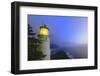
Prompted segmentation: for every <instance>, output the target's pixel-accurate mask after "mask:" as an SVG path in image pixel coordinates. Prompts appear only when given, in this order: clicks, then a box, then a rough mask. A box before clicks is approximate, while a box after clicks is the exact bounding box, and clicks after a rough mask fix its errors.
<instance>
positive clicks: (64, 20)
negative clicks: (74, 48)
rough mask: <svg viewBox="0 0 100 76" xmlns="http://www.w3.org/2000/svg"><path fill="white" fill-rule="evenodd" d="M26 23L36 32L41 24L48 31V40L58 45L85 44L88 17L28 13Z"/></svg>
mask: <svg viewBox="0 0 100 76" xmlns="http://www.w3.org/2000/svg"><path fill="white" fill-rule="evenodd" d="M28 23H29V24H30V25H31V26H32V27H33V30H34V31H35V32H36V33H37V34H38V31H39V27H40V26H41V24H46V25H47V26H48V27H49V29H50V31H49V33H50V42H51V43H53V44H57V45H59V46H62V45H63V44H64V45H68V44H69V45H70V43H71V45H72V44H87V37H88V18H87V17H79V16H50V15H49V16H47V15H28Z"/></svg>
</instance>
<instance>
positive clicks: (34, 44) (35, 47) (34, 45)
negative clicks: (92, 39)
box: [28, 24, 45, 60]
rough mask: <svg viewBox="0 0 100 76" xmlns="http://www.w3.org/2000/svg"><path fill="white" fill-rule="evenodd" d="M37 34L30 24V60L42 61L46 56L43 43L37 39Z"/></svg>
mask: <svg viewBox="0 0 100 76" xmlns="http://www.w3.org/2000/svg"><path fill="white" fill-rule="evenodd" d="M35 35H36V33H35V32H34V31H33V28H32V27H31V26H30V25H29V24H28V60H41V59H42V58H43V57H44V56H45V55H43V53H42V51H41V47H40V45H41V41H40V40H39V39H36V38H35Z"/></svg>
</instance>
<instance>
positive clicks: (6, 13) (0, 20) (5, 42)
mask: <svg viewBox="0 0 100 76" xmlns="http://www.w3.org/2000/svg"><path fill="white" fill-rule="evenodd" d="M13 1H14V0H1V1H0V76H14V75H13V74H11V73H10V56H11V54H10V53H11V48H10V47H11V39H10V38H11V37H10V36H11V32H10V30H11V12H10V11H11V6H10V3H11V2H13ZM16 1H18V0H16ZM20 1H30V2H44V3H58V4H74V5H90V6H98V11H99V13H100V0H20ZM99 20H100V14H99V15H98V29H100V26H99V25H100V22H99ZM98 32H99V33H100V30H98ZM98 39H99V40H98V42H99V43H98V47H99V46H100V34H98ZM99 50H100V47H99V48H98V53H99V56H98V58H100V51H99ZM98 60H99V62H98V64H99V67H100V59H98ZM62 75H63V76H66V75H67V76H74V75H77V76H85V75H86V76H99V75H100V68H99V69H98V70H85V71H67V72H66V71H65V72H53V73H40V74H34V76H62ZM21 76H23V75H21ZM25 76H33V74H26V75H25Z"/></svg>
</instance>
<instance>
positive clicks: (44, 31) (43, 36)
mask: <svg viewBox="0 0 100 76" xmlns="http://www.w3.org/2000/svg"><path fill="white" fill-rule="evenodd" d="M39 40H40V41H41V50H40V51H42V53H43V55H44V57H43V58H42V59H43V60H50V52H51V50H50V38H49V28H48V27H47V26H46V25H45V24H43V25H41V26H40V29H39Z"/></svg>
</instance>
